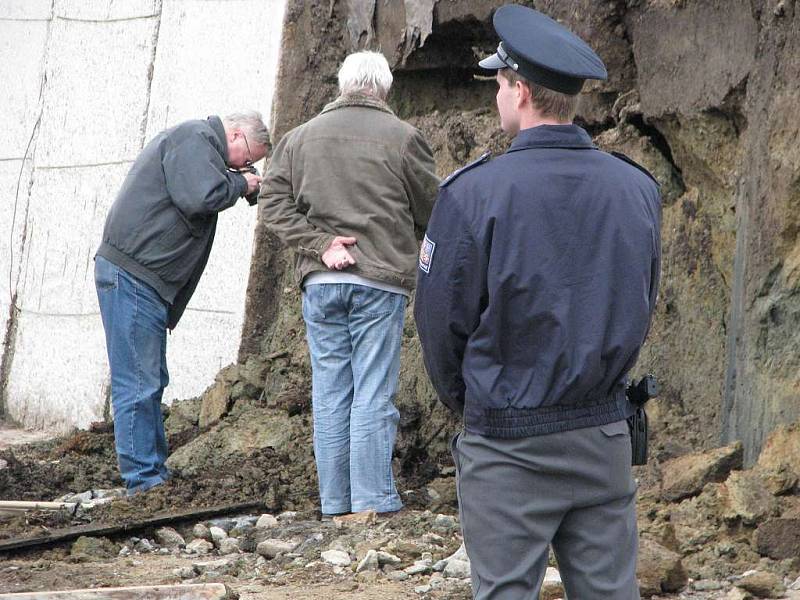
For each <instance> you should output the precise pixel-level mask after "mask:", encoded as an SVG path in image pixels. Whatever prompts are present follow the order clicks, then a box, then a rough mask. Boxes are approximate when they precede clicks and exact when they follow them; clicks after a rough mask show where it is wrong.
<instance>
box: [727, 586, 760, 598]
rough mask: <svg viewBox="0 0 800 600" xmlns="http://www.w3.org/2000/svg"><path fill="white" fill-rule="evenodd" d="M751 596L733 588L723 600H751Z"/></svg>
mask: <svg viewBox="0 0 800 600" xmlns="http://www.w3.org/2000/svg"><path fill="white" fill-rule="evenodd" d="M752 598H753V596H752V595H751V594H750V593H749V592H746V591H744V590H743V589H741V588H737V587H735V588H733V589H732V590H730V591H729V592H728V593H727V595H726V596H725V600H752Z"/></svg>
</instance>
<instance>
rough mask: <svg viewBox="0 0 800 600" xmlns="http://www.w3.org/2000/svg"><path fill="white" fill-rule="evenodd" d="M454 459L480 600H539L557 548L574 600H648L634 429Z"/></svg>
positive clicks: (492, 444)
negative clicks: (641, 567)
mask: <svg viewBox="0 0 800 600" xmlns="http://www.w3.org/2000/svg"><path fill="white" fill-rule="evenodd" d="M452 450H453V458H454V460H455V464H456V470H457V481H458V500H459V510H460V517H461V528H462V531H463V533H464V543H465V546H466V550H467V554H468V555H469V558H470V561H471V564H472V590H473V594H474V597H475V598H476V599H477V600H535V599H538V598H539V590H540V588H541V585H542V579H543V577H544V573H545V570H546V568H547V559H548V552H549V546H550V545H551V544H552V546H553V550H554V552H555V555H556V560H557V561H558V567H559V571H560V572H561V577H562V580H563V582H564V587H565V589H566V592H567V597H568V600H639V588H638V584H637V581H636V554H637V543H638V538H637V533H636V483H635V482H634V480H633V476H632V474H631V446H630V435H629V433H628V426H627V423H626V422H625V421H619V422H617V423H611V424H609V425H602V426H600V427H588V428H585V429H576V430H573V431H567V432H563V433H554V434H549V435H540V436H532V437H526V438H520V439H497V438H488V437H483V436H480V435H476V434H471V433H468V432H462V433H460V434H459V435H458V436H456V437H455V438H454V439H453V444H452Z"/></svg>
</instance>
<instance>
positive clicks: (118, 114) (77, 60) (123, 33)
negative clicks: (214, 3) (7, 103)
mask: <svg viewBox="0 0 800 600" xmlns="http://www.w3.org/2000/svg"><path fill="white" fill-rule="evenodd" d="M156 26H157V19H156V18H150V19H138V20H133V21H114V22H109V23H96V22H84V21H65V20H60V19H56V20H54V21H53V24H52V30H51V38H50V48H49V51H48V56H49V58H48V62H47V90H46V94H45V111H44V115H43V117H42V133H41V143H40V146H39V148H38V150H37V166H52V165H76V164H97V163H108V162H112V161H118V160H125V159H132V158H134V157H135V156H136V154H137V153H138V151H139V149H140V148H141V131H142V129H143V115H144V113H145V107H146V106H147V89H148V74H149V70H150V62H151V57H152V48H153V37H154V34H155V31H156Z"/></svg>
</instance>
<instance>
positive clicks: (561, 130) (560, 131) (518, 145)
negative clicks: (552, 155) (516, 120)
mask: <svg viewBox="0 0 800 600" xmlns="http://www.w3.org/2000/svg"><path fill="white" fill-rule="evenodd" d="M529 148H583V149H592V148H595V145H594V143H593V142H592V138H591V136H590V135H589V134H588V133H586V131H585V130H584V129H583V128H581V127H578V126H577V125H539V126H538V127H530V128H528V129H523V130H522V131H520V132H519V133H518V134H517V137H515V138H514V141H513V142H511V147H510V148H509V149H508V151H509V152H515V151H517V150H526V149H529Z"/></svg>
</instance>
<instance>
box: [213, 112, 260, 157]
mask: <svg viewBox="0 0 800 600" xmlns="http://www.w3.org/2000/svg"><path fill="white" fill-rule="evenodd" d="M222 121H223V123H224V124H225V127H226V128H230V129H244V130H245V131H246V132H247V136H248V137H249V138H250V140H251V142H252V143H256V144H261V145H262V146H266V147H267V148H269V147H270V141H269V129H267V126H266V125H264V119H263V118H262V117H261V113H260V112H258V111H257V110H243V111H241V112H235V113H231V114H229V115H228V116H226V117H225V118H224V119H222Z"/></svg>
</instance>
